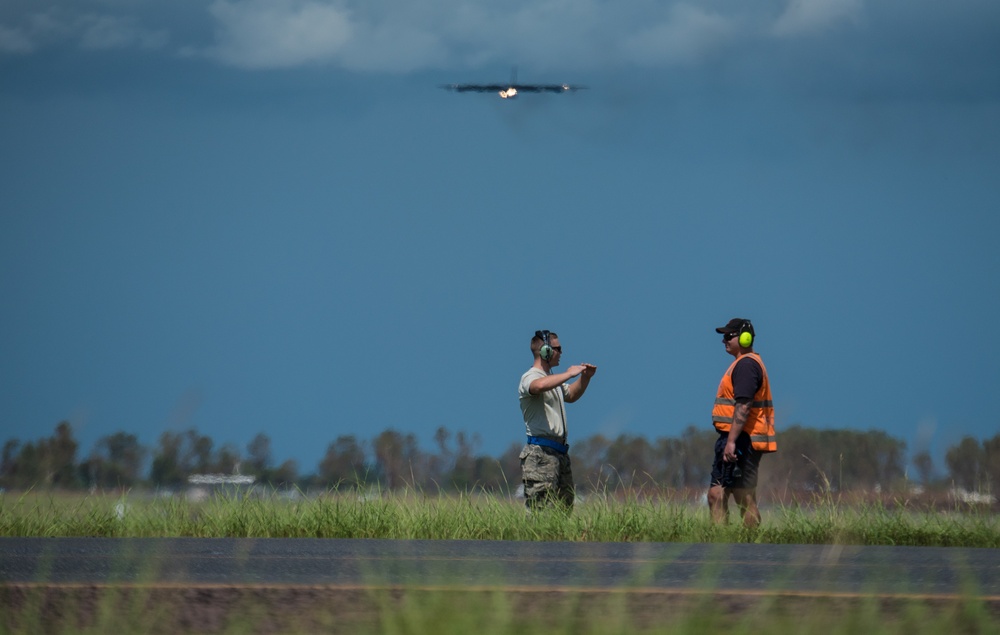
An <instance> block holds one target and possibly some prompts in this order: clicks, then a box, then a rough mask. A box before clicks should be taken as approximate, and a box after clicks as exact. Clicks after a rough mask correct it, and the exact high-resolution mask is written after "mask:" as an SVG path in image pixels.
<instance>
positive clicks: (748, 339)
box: [740, 320, 753, 348]
mask: <svg viewBox="0 0 1000 635" xmlns="http://www.w3.org/2000/svg"><path fill="white" fill-rule="evenodd" d="M752 345H753V334H752V333H751V332H750V320H743V326H741V327H740V346H742V347H743V348H750V346H752Z"/></svg>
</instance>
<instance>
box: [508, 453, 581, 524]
mask: <svg viewBox="0 0 1000 635" xmlns="http://www.w3.org/2000/svg"><path fill="white" fill-rule="evenodd" d="M520 459H521V482H523V483H524V504H525V505H526V506H527V507H528V509H538V508H541V507H545V506H547V505H550V504H552V503H556V502H558V503H559V504H561V505H562V506H563V507H565V508H566V509H572V508H573V499H574V498H575V494H574V491H573V468H572V465H571V464H570V460H569V455H568V454H561V453H559V452H556V451H555V450H553V449H551V448H546V447H542V446H539V445H526V446H524V449H523V450H521V456H520Z"/></svg>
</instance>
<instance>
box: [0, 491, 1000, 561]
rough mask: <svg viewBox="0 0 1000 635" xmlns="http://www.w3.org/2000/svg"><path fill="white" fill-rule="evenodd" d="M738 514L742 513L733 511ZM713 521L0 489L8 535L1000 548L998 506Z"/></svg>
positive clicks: (683, 507)
mask: <svg viewBox="0 0 1000 635" xmlns="http://www.w3.org/2000/svg"><path fill="white" fill-rule="evenodd" d="M734 511H735V510H734ZM735 516H736V515H735V513H734V520H733V522H731V523H729V524H726V525H714V524H712V523H711V522H710V519H709V515H708V511H707V508H706V507H705V506H704V505H697V504H692V503H690V502H687V501H675V500H671V499H669V498H660V499H641V500H640V499H636V498H631V499H628V498H626V499H624V500H619V499H616V498H614V497H597V496H593V497H590V498H588V499H587V500H586V502H584V503H582V504H578V505H577V506H576V508H575V509H574V511H573V513H572V514H569V515H566V514H563V513H559V512H545V513H537V514H533V515H528V514H527V513H526V512H525V510H524V507H523V505H521V504H520V502H518V501H514V500H510V499H506V498H497V497H491V496H481V495H475V494H473V495H459V496H424V495H421V494H419V493H412V492H410V493H402V494H391V495H390V494H386V495H380V496H373V497H371V496H370V497H358V496H356V495H354V496H349V495H342V494H340V495H338V494H329V495H324V496H318V497H312V498H301V499H298V500H287V499H285V498H282V497H279V496H273V497H270V498H239V497H235V496H229V497H226V496H221V497H214V498H209V499H208V500H206V501H202V502H192V501H188V500H186V499H184V498H183V497H177V496H175V497H165V498H153V497H146V496H140V495H126V496H105V495H65V494H48V493H34V492H33V493H28V494H21V495H14V494H10V493H8V494H3V495H0V536H8V537H13V536H18V537H32V536H34V537H55V536H93V537H117V538H125V537H204V538H225V537H234V538H284V537H289V538H307V537H308V538H388V539H435V540H450V539H462V540H545V541H573V542H579V541H592V542H746V541H750V542H760V543H772V544H796V543H797V544H858V545H910V546H962V547H988V548H996V547H1000V518H998V516H997V515H996V514H993V513H991V512H990V511H989V510H976V509H972V508H969V509H967V510H964V511H963V510H951V511H920V510H915V509H909V508H907V507H906V506H905V505H901V506H895V507H892V508H888V507H885V506H883V505H881V504H856V505H839V504H837V503H835V502H832V501H830V500H817V501H816V502H815V503H814V504H810V505H788V506H779V507H774V508H770V509H765V510H764V513H763V516H764V520H763V522H762V524H761V526H760V527H759V528H757V529H756V530H753V531H748V530H746V529H744V528H742V526H741V525H740V524H739V523H738V522H736V520H735Z"/></svg>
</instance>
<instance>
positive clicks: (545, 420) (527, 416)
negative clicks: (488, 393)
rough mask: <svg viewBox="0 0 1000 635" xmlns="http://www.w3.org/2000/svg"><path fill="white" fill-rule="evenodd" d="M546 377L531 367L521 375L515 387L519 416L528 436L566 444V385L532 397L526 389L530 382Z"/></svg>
mask: <svg viewBox="0 0 1000 635" xmlns="http://www.w3.org/2000/svg"><path fill="white" fill-rule="evenodd" d="M544 377H546V374H545V371H543V370H540V369H538V368H534V367H532V368H531V369H529V370H528V372H526V373H524V374H523V375H521V383H520V385H518V387H517V393H518V397H520V401H521V414H522V415H523V416H524V427H525V429H526V431H527V433H528V436H532V437H555V438H557V439H561V440H562V442H563V443H565V442H566V402H565V401H564V399H563V398H564V397H565V393H566V384H563V385H561V386H559V388H554V389H552V390H545V391H543V392H540V393H538V394H537V395H532V394H531V393H530V392H529V390H528V388H529V387H530V386H531V382H533V381H535V380H536V379H542V378H544Z"/></svg>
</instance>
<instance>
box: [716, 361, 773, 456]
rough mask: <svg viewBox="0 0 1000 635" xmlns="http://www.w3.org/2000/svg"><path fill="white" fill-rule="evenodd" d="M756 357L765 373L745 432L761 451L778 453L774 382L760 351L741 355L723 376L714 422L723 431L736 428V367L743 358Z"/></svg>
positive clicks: (751, 408) (744, 425)
mask: <svg viewBox="0 0 1000 635" xmlns="http://www.w3.org/2000/svg"><path fill="white" fill-rule="evenodd" d="M746 356H748V357H752V358H753V359H754V361H756V362H757V363H758V364H760V370H761V372H762V373H763V375H764V378H763V381H762V382H761V383H760V388H759V389H758V390H757V392H756V394H754V396H753V400H752V401H751V402H750V414H749V415H747V421H746V423H745V424H743V431H744V432H746V433H747V434H749V435H750V443H751V444H752V445H753V449H754V450H757V451H758V452H774V451H776V450H777V449H778V441H777V438H776V437H775V436H774V403H773V402H772V401H771V382H769V381H768V379H767V368H765V367H764V362H763V361H761V359H760V355H758V354H757V353H746V354H745V355H744V356H741V357H738V358H737V359H736V360H735V361H734V362H733V363H732V364H730V365H729V368H728V369H727V370H726V374H725V375H723V376H722V381H721V382H719V392H718V393H717V394H716V397H715V407H714V408H712V423H713V424H714V425H715V429H716V430H718V431H719V432H729V430H730V428H732V427H733V413H734V412H735V410H736V399H734V398H733V368H735V367H736V362H738V361H740V360H741V359H743V357H746Z"/></svg>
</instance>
